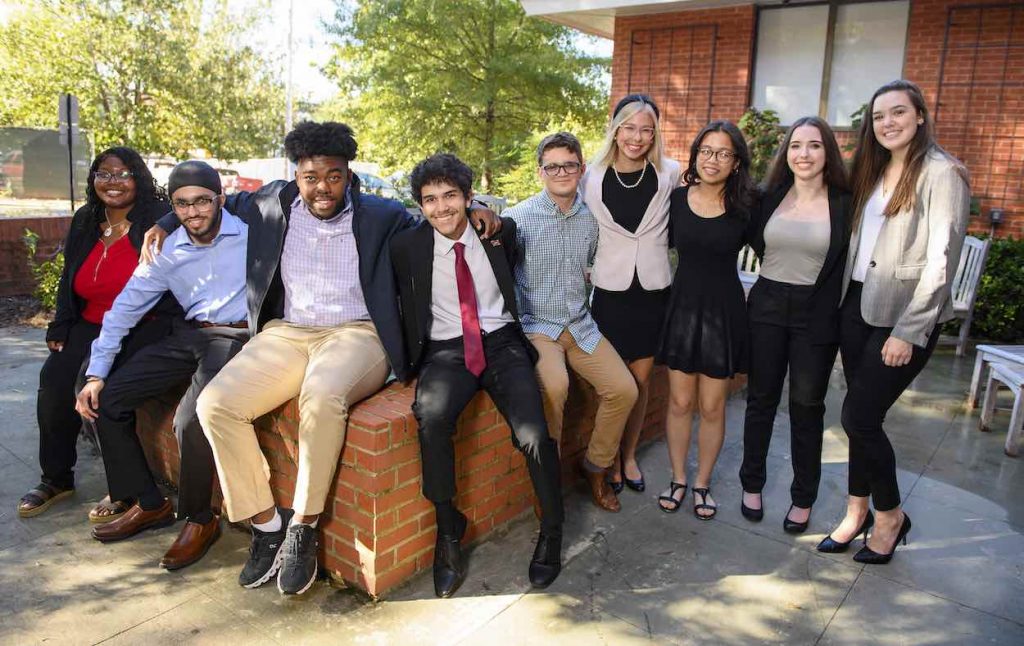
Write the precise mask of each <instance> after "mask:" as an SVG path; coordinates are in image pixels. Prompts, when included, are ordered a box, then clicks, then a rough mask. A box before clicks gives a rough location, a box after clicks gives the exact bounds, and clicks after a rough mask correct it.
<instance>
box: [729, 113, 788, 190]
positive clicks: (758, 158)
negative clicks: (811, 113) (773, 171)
mask: <svg viewBox="0 0 1024 646" xmlns="http://www.w3.org/2000/svg"><path fill="white" fill-rule="evenodd" d="M738 125H739V128H740V130H741V131H742V132H743V136H744V137H745V138H746V140H747V146H748V147H749V149H750V174H751V176H752V177H753V178H754V180H755V181H758V182H760V181H761V180H763V179H764V176H765V175H767V174H768V167H769V166H770V165H771V163H772V157H774V156H775V151H776V150H778V148H779V143H781V141H782V137H783V135H784V134H785V131H784V129H783V128H782V127H781V126H779V115H778V113H776V112H775V110H758V109H757V108H753V107H751V108H747V111H746V112H744V113H743V116H741V117H740V121H739V124H738Z"/></svg>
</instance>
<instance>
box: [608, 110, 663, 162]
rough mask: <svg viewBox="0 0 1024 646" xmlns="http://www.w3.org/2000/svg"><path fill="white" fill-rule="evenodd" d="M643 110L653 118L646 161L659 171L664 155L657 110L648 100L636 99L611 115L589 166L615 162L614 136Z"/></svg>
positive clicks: (616, 145)
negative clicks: (623, 125)
mask: <svg viewBox="0 0 1024 646" xmlns="http://www.w3.org/2000/svg"><path fill="white" fill-rule="evenodd" d="M644 110H647V111H649V112H650V114H651V116H652V117H654V141H652V142H651V147H650V148H649V149H648V150H647V155H646V157H647V161H649V162H651V165H652V166H654V169H655V170H657V171H660V170H661V159H662V155H663V154H664V148H663V145H662V141H661V120H660V119H659V118H658V112H657V108H656V107H655V106H654V103H653V102H652V101H651V100H650V99H649V98H647V99H637V100H636V101H632V102H630V103H627V104H626V105H625V106H623V107H622V108H621V109H619V111H618V112H617V113H616V114H614V115H612V120H611V122H610V123H609V124H608V130H607V131H606V132H605V134H604V141H603V142H602V143H601V148H599V149H598V151H597V154H596V155H594V159H593V161H591V162H590V165H591V166H611V165H612V163H614V162H615V156H616V155H618V153H619V146H618V144H616V143H615V135H616V133H618V131H619V127H620V126H622V124H624V123H625V122H626V121H629V120H630V119H631V118H632V117H634V116H636V115H637V114H640V113H641V112H643V111H644Z"/></svg>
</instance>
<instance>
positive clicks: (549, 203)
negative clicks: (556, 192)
mask: <svg viewBox="0 0 1024 646" xmlns="http://www.w3.org/2000/svg"><path fill="white" fill-rule="evenodd" d="M540 195H541V201H542V202H543V204H544V206H545V208H547V209H548V210H549V211H551V213H552V214H553V215H556V216H562V217H566V218H569V217H572V216H574V215H576V214H577V213H579V211H580V208H582V207H583V196H582V195H581V194H580V190H579V188H577V189H576V197H575V198H573V201H572V206H571V207H570V208H569V212H568V213H562V210H561V209H560V208H558V205H557V204H555V201H554V200H553V199H551V195H549V194H548V189H544V190H542V191H541V192H540Z"/></svg>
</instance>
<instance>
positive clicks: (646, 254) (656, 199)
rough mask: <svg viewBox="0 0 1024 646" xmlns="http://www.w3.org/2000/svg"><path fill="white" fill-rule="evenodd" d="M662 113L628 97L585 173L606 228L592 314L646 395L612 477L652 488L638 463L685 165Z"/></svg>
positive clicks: (618, 486)
mask: <svg viewBox="0 0 1024 646" xmlns="http://www.w3.org/2000/svg"><path fill="white" fill-rule="evenodd" d="M659 118H660V113H659V111H658V106H657V105H655V103H654V101H653V100H652V99H651V98H650V97H649V96H646V95H643V94H630V95H628V96H626V97H623V99H622V100H620V101H619V102H618V104H617V105H616V106H615V109H614V110H613V111H612V119H611V123H609V125H608V130H607V133H606V135H605V139H604V144H603V145H602V147H601V149H600V151H599V152H598V153H597V155H596V157H595V158H594V160H593V161H592V162H591V164H590V166H589V168H588V169H587V173H586V175H585V176H584V178H583V187H582V188H583V198H584V200H585V201H586V204H587V206H588V207H589V208H590V210H591V212H593V214H594V216H595V217H596V218H597V222H598V225H599V226H600V234H599V236H598V245H597V255H596V256H595V259H594V268H593V271H592V273H591V276H590V280H591V282H592V283H593V285H594V292H593V297H592V298H593V300H592V302H591V312H592V315H593V317H594V320H595V321H597V325H598V328H599V329H600V330H601V334H602V335H604V336H605V338H607V339H608V340H609V341H610V342H611V344H612V346H614V347H615V349H616V351H617V352H618V353H619V355H620V356H621V357H622V359H623V361H625V362H626V364H627V365H628V366H629V370H630V372H632V374H633V377H634V379H636V383H637V388H638V390H639V397H637V401H636V404H635V405H634V407H633V410H632V412H631V413H630V416H629V419H628V420H627V422H626V426H625V429H624V432H623V436H622V443H621V447H622V450H621V453H620V456H619V458H618V459H617V460H616V462H615V464H614V465H613V466H612V469H611V473H610V475H609V479H610V482H611V485H612V489H613V490H614V491H615V492H616V493H619V492H620V491H622V488H623V482H624V483H625V485H626V486H629V487H630V488H631V489H633V490H635V491H643V490H644V488H645V483H644V478H643V473H642V472H641V471H640V467H639V465H638V464H637V461H636V446H637V443H638V442H639V440H640V431H641V428H642V427H643V420H644V413H645V411H646V408H647V386H648V382H649V379H650V375H651V370H652V369H653V367H654V353H655V351H656V349H657V342H658V335H659V333H660V331H661V324H662V321H663V319H664V315H665V308H666V306H667V304H668V296H669V286H670V285H671V282H672V275H671V270H670V267H669V262H668V205H669V194H670V193H671V192H672V189H673V188H675V187H676V186H677V185H678V184H679V173H680V168H679V163H678V162H676V161H675V160H672V159H668V158H667V157H665V156H664V152H663V147H662V139H661V128H660V124H659Z"/></svg>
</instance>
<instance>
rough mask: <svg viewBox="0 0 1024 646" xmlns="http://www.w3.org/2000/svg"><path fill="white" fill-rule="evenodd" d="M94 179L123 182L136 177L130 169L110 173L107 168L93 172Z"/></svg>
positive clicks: (114, 182) (115, 182)
mask: <svg viewBox="0 0 1024 646" xmlns="http://www.w3.org/2000/svg"><path fill="white" fill-rule="evenodd" d="M92 176H93V179H94V180H96V181H97V182H104V183H111V184H121V183H124V182H128V181H130V180H131V179H132V178H133V177H135V173H133V172H131V171H130V170H123V171H120V172H117V173H108V172H107V171H105V170H98V171H96V172H95V173H93V174H92Z"/></svg>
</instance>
